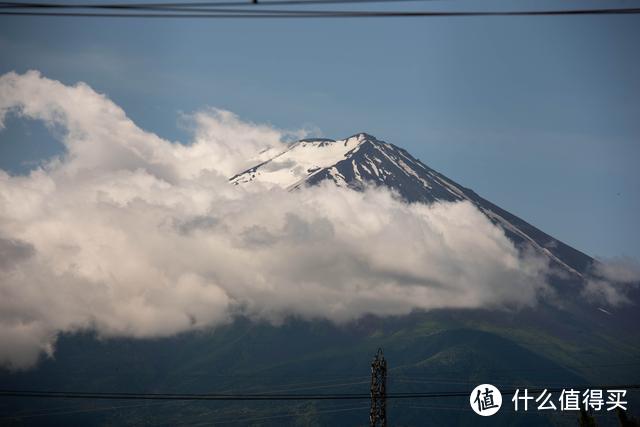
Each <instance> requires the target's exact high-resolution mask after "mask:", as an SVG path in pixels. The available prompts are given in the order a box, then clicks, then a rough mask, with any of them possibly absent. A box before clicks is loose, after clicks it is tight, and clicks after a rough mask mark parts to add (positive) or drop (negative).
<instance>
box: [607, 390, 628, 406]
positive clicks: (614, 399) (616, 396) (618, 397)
mask: <svg viewBox="0 0 640 427" xmlns="http://www.w3.org/2000/svg"><path fill="white" fill-rule="evenodd" d="M607 393H609V396H608V397H607V405H609V407H608V408H607V411H613V410H614V409H616V408H620V409H622V410H623V411H626V410H627V407H626V406H625V405H626V404H627V401H626V400H622V398H623V397H625V396H626V395H627V390H607Z"/></svg>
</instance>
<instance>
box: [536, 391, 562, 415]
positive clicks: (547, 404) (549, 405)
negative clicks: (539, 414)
mask: <svg viewBox="0 0 640 427" xmlns="http://www.w3.org/2000/svg"><path fill="white" fill-rule="evenodd" d="M545 396H546V397H545ZM543 398H544V400H542V399H543ZM550 399H551V393H547V389H546V388H545V389H544V390H543V391H542V393H540V396H538V398H537V399H536V403H537V402H540V401H541V400H542V403H541V404H540V405H538V411H544V410H545V409H551V410H554V411H555V410H556V409H557V408H556V405H554V403H553V402H551V400H550Z"/></svg>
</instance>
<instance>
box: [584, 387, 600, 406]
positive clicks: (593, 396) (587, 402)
mask: <svg viewBox="0 0 640 427" xmlns="http://www.w3.org/2000/svg"><path fill="white" fill-rule="evenodd" d="M582 396H583V399H582V403H583V405H584V407H585V409H589V407H591V408H593V409H594V410H595V411H599V410H600V409H602V407H603V406H604V399H603V398H602V390H586V391H585V392H584V393H582Z"/></svg>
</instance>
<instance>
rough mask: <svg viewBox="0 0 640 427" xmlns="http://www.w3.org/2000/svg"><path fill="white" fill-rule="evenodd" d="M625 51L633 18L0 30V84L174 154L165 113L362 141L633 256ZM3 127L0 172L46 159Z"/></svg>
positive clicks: (54, 23)
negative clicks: (152, 138)
mask: <svg viewBox="0 0 640 427" xmlns="http://www.w3.org/2000/svg"><path fill="white" fill-rule="evenodd" d="M449 4H450V3H449ZM466 4H469V3H466ZM514 4H515V3H514ZM518 4H524V3H518ZM551 4H553V3H551ZM555 4H556V5H557V4H558V3H555ZM427 6H428V5H427ZM413 7H414V8H418V7H420V5H417V6H416V5H414V6H413ZM422 7H423V8H424V7H426V6H422ZM441 7H444V6H441ZM638 40H640V16H613V17H548V18H455V19H404V20H398V19H395V20H394V19H389V20H380V19H369V20H300V21H287V20H274V21H255V20H254V21H242V20H234V21H206V20H201V21H198V20H164V19H163V20H157V21H154V20H133V19H132V20H100V19H69V18H62V19H47V18H12V17H0V73H5V72H8V71H18V72H24V71H26V70H28V69H37V70H40V71H41V72H42V73H43V75H44V76H46V77H49V78H53V79H57V80H60V81H62V82H64V83H67V84H73V83H75V82H77V81H84V82H86V83H88V84H89V85H90V86H92V87H93V88H94V89H96V90H98V91H100V92H103V93H106V94H107V95H108V96H109V97H110V98H111V99H112V100H114V101H115V102H116V103H117V104H119V105H120V106H122V107H123V108H124V109H125V111H126V112H127V114H128V115H129V117H131V118H132V119H133V120H134V121H135V122H136V123H137V124H138V125H139V126H141V127H142V128H144V129H147V130H150V131H153V132H156V133H157V134H159V135H161V136H163V137H166V138H169V139H172V140H181V141H184V140H186V139H187V136H186V135H185V131H184V130H183V129H181V127H180V126H179V125H178V122H179V116H180V113H181V112H192V111H195V110H198V109H201V108H202V107H204V106H207V105H209V106H214V107H219V108H224V109H228V110H231V111H233V112H235V113H237V114H239V115H240V117H241V118H242V119H245V120H250V121H253V122H258V123H263V122H267V123H271V124H273V125H274V126H277V127H279V128H291V129H296V128H300V127H303V126H309V127H316V128H318V129H319V130H320V131H321V134H322V135H323V136H326V137H336V138H338V137H344V136H348V135H351V134H353V133H356V132H359V131H366V132H368V133H371V134H373V135H375V136H377V137H378V138H380V139H384V140H387V141H389V142H392V143H395V144H397V145H400V146H402V147H404V148H406V149H408V150H409V151H410V152H411V153H413V154H414V155H415V156H417V157H419V158H420V159H421V160H423V161H424V162H425V163H426V164H427V165H429V166H431V167H433V168H434V169H436V170H439V171H441V172H443V173H444V174H446V175H447V176H449V177H450V178H452V179H454V180H456V181H458V182H459V183H461V184H463V185H465V186H467V187H470V188H472V189H474V190H476V191H477V192H478V193H480V194H481V195H482V196H484V197H486V198H487V199H489V200H491V201H492V202H494V203H496V204H498V205H500V206H502V207H503V208H505V209H507V210H509V211H511V212H513V213H515V214H517V215H519V216H521V217H522V218H524V219H525V220H527V221H529V222H531V223H532V224H534V225H536V226H538V227H539V228H541V229H542V230H544V231H546V232H548V233H550V234H552V235H554V236H555V237H557V238H559V239H561V240H563V241H565V242H566V243H568V244H570V245H572V246H574V247H576V248H578V249H580V250H583V251H585V252H586V253H588V254H590V255H597V256H607V257H611V256H620V255H628V256H632V257H634V258H640V240H639V239H638V236H640V226H639V225H638V220H637V217H638V212H640V192H639V191H638V183H640V171H639V168H638V167H637V163H638V159H640V49H638V48H637V42H638ZM7 125H8V126H7V128H6V129H5V130H3V131H2V132H0V168H2V169H5V170H9V171H11V172H13V173H23V172H24V171H25V170H26V169H28V167H29V165H31V164H33V161H36V160H38V159H41V158H43V157H47V156H50V155H52V154H55V153H56V152H58V151H59V150H60V149H61V146H60V145H59V144H58V143H56V141H55V140H54V139H53V138H52V137H51V136H50V135H48V133H47V132H46V131H45V129H44V127H43V126H42V125H40V124H38V123H32V122H27V121H18V120H9V121H8V123H7Z"/></svg>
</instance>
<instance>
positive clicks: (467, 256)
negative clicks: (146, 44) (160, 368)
mask: <svg viewBox="0 0 640 427" xmlns="http://www.w3.org/2000/svg"><path fill="white" fill-rule="evenodd" d="M8 114H14V115H17V116H19V117H24V118H30V119H37V120H41V121H43V122H44V123H45V124H46V125H47V126H49V127H51V128H55V129H56V130H58V132H56V134H58V135H60V137H61V141H62V143H63V144H64V146H65V148H66V152H65V153H64V154H63V155H62V156H60V157H58V158H54V159H50V160H49V161H47V162H46V163H45V164H44V165H43V166H41V167H39V168H37V169H35V170H33V171H31V172H30V174H29V175H27V176H11V175H9V174H7V173H5V172H4V171H0V364H1V365H3V366H8V367H10V368H14V369H20V368H26V367H29V366H32V365H33V364H35V363H36V362H37V360H38V358H39V357H40V356H41V354H43V353H46V354H49V355H51V354H53V351H54V346H55V342H56V336H57V335H58V334H59V333H60V332H74V331H81V330H95V331H97V333H98V334H99V335H101V336H104V337H110V336H128V337H161V336H169V335H172V334H176V333H179V332H183V331H188V330H194V329H200V328H208V327H215V326H216V325H220V324H223V323H225V322H228V321H230V320H231V319H232V318H233V317H234V316H238V315H242V316H248V317H251V318H254V319H256V320H266V321H269V322H273V323H275V324H277V323H278V322H281V321H282V320H283V319H285V318H286V317H287V316H299V317H302V318H306V319H316V318H323V319H329V320H331V321H334V322H338V323H341V322H348V321H350V320H353V319H356V318H358V317H359V316H362V315H364V314H366V313H376V314H381V315H400V314H405V313H409V312H410V311H412V310H415V309H425V310H428V309H434V308H446V307H459V308H460V307H469V308H477V307H485V308H503V307H510V308H513V307H521V306H531V305H534V304H535V303H536V301H537V300H538V298H539V296H540V295H541V294H543V293H545V292H547V291H549V287H548V285H547V284H546V282H545V274H546V272H547V265H546V262H545V261H544V260H542V259H540V258H538V257H536V256H534V255H523V254H522V253H521V252H520V251H518V250H517V249H516V248H515V247H514V246H513V244H512V243H511V242H510V241H509V240H508V239H507V238H506V237H505V235H504V233H503V231H502V230H501V229H500V228H498V227H496V226H494V225H493V224H491V222H490V221H489V220H488V219H487V218H486V217H485V216H484V215H483V214H482V213H480V212H479V211H478V210H477V209H476V208H475V207H473V206H472V205H471V204H469V203H436V204H433V205H429V206H427V205H423V204H406V203H403V202H401V201H399V200H397V199H396V198H395V197H394V195H393V194H391V193H390V192H389V191H386V190H384V189H375V188H369V189H366V190H365V191H364V192H355V191H351V190H347V189H341V188H337V187H335V186H333V185H331V184H330V183H327V184H326V185H321V186H316V187H310V188H305V189H302V190H300V191H294V192H287V191H285V190H282V189H277V188H271V189H266V188H261V187H260V186H259V184H257V183H256V185H254V186H248V187H236V186H232V185H230V184H229V183H228V181H227V178H228V177H229V176H230V175H232V174H234V173H236V172H238V171H240V170H241V169H242V168H243V167H245V166H246V163H247V162H249V159H253V162H255V159H257V158H260V155H261V154H260V153H263V155H264V152H265V150H267V151H269V152H270V151H273V150H276V151H277V150H282V149H283V148H284V147H286V143H285V142H284V141H285V140H286V139H287V135H288V133H287V132H285V131H282V130H278V129H275V128H273V127H271V126H266V125H255V124H251V123H246V122H243V121H241V120H240V119H239V118H238V117H237V116H235V115H233V114H232V113H230V112H227V111H221V110H214V109H209V110H203V111H200V112H197V113H195V114H194V115H192V116H191V117H190V120H191V123H192V126H193V140H192V141H190V142H188V143H185V144H180V143H174V142H170V141H166V140H164V139H162V138H160V137H158V136H157V135H155V134H153V133H150V132H147V131H144V130H142V129H140V128H139V127H137V126H136V125H135V124H134V123H133V122H132V121H131V120H130V119H129V118H128V117H127V116H126V114H125V112H124V111H123V110H122V109H121V108H120V107H118V106H117V105H116V104H114V103H113V102H112V101H110V100H109V99H108V98H107V97H106V96H105V95H102V94H99V93H97V92H95V91H94V90H92V89H91V88H90V87H89V86H87V85H86V84H83V83H79V84H76V85H74V86H66V85H64V84H62V83H60V82H57V81H53V80H50V79H47V78H44V77H42V76H41V75H40V74H39V73H37V72H34V71H31V72H28V73H26V74H22V75H19V74H15V73H8V74H5V75H3V76H1V77H0V126H2V124H3V122H4V120H5V119H6V117H7V115H8Z"/></svg>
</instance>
